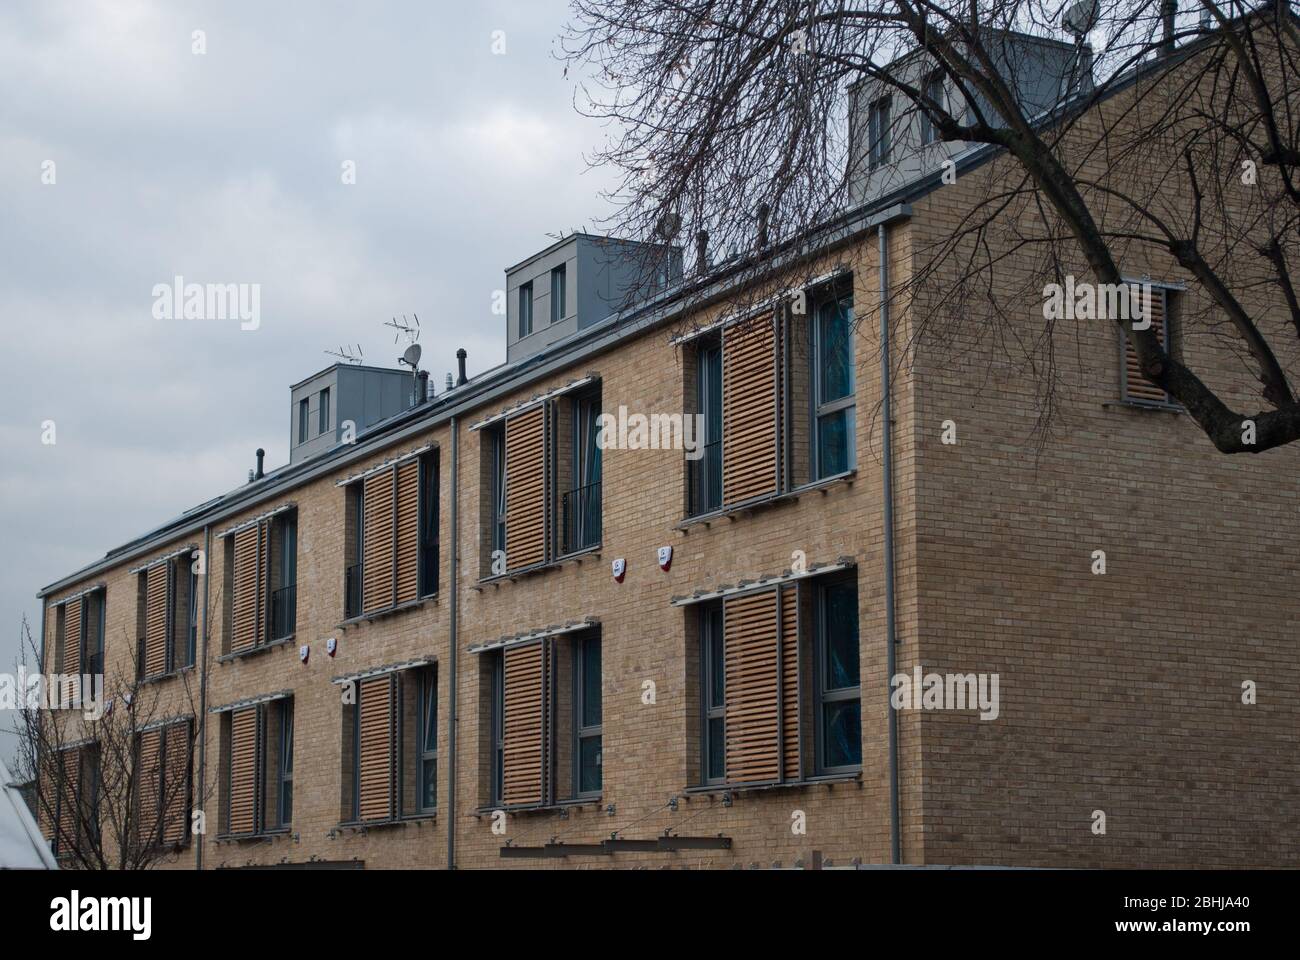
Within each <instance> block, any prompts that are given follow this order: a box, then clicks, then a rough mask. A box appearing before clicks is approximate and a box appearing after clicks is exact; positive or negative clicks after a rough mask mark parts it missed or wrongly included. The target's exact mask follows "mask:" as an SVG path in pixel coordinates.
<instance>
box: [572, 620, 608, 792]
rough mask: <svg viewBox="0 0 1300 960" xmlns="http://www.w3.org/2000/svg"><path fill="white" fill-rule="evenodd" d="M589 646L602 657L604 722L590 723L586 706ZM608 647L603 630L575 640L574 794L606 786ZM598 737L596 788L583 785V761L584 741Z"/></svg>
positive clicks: (602, 716)
mask: <svg viewBox="0 0 1300 960" xmlns="http://www.w3.org/2000/svg"><path fill="white" fill-rule="evenodd" d="M589 646H594V647H595V648H596V650H597V656H599V657H600V658H601V659H600V666H601V677H600V680H599V686H598V690H599V697H600V703H599V705H598V709H599V711H600V718H599V720H600V722H598V723H593V724H587V723H585V720H586V708H587V706H588V703H587V666H588V665H587V658H586V653H587V651H588V648H589ZM603 654H604V651H603V649H602V648H601V637H600V634H599V633H592V634H587V635H585V636H583V637H582V638H581V639H579V640H578V641H577V642H575V643H574V644H573V697H572V700H573V796H574V797H598V796H600V794H601V791H602V790H603V789H604V786H605V777H604V746H605V745H604V729H605V728H604V719H605V716H604V711H605V704H604V695H605V691H604V656H603ZM587 740H595V741H597V747H596V780H597V784H596V787H595V788H594V789H589V790H584V789H582V774H583V772H584V767H583V763H582V757H583V753H582V747H583V743H584V741H587Z"/></svg>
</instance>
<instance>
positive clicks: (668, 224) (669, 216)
mask: <svg viewBox="0 0 1300 960" xmlns="http://www.w3.org/2000/svg"><path fill="white" fill-rule="evenodd" d="M681 228H682V218H681V217H680V216H678V215H677V214H676V213H665V214H664V215H663V216H661V217H660V218H659V222H658V223H656V224H655V236H656V237H658V238H659V239H660V240H662V241H663V242H664V243H671V242H672V240H673V238H674V237H675V236H677V232H678V231H679V230H681Z"/></svg>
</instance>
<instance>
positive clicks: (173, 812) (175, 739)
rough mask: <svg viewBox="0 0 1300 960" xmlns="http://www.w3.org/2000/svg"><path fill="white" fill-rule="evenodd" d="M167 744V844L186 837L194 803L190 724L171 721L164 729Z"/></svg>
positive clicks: (164, 831) (164, 823) (164, 787)
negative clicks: (191, 784)
mask: <svg viewBox="0 0 1300 960" xmlns="http://www.w3.org/2000/svg"><path fill="white" fill-rule="evenodd" d="M161 732H162V734H163V736H162V746H163V776H162V797H163V821H162V839H163V843H169V844H174V843H180V842H181V841H183V840H184V839H185V835H186V827H187V823H186V821H187V819H188V813H189V804H190V792H189V774H190V725H189V722H188V721H187V722H184V723H172V724H168V726H167V727H166V728H164V730H163V731H161Z"/></svg>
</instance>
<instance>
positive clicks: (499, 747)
mask: <svg viewBox="0 0 1300 960" xmlns="http://www.w3.org/2000/svg"><path fill="white" fill-rule="evenodd" d="M491 657H492V702H491V710H490V713H491V720H490V736H491V737H492V781H491V784H490V786H489V789H488V799H489V802H490V803H491V805H492V806H501V805H502V804H503V797H504V794H505V759H506V741H505V700H506V691H505V680H506V660H505V654H504V651H501V650H494V651H493V652H492V654H491Z"/></svg>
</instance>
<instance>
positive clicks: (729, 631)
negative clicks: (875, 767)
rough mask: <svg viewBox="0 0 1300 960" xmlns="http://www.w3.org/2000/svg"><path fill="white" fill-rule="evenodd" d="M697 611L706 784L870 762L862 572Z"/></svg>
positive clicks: (794, 778) (837, 770) (795, 775)
mask: <svg viewBox="0 0 1300 960" xmlns="http://www.w3.org/2000/svg"><path fill="white" fill-rule="evenodd" d="M693 615H694V616H695V617H697V618H698V619H697V620H696V625H697V630H696V636H697V638H698V650H697V654H696V655H697V656H698V660H697V664H698V668H697V669H696V670H695V671H694V672H693V677H694V679H693V680H692V683H693V684H694V685H695V687H696V689H694V690H693V691H692V696H693V697H694V698H697V706H698V713H696V714H695V715H696V716H698V718H699V721H698V727H699V768H698V769H699V780H700V783H702V784H734V785H741V784H770V783H789V782H799V781H801V780H804V779H807V778H808V777H812V776H836V775H843V774H853V773H856V772H857V771H858V770H859V769H860V768H861V765H862V735H861V727H862V704H861V697H860V690H859V682H858V677H859V668H858V657H859V652H858V651H859V647H858V597H857V582H856V578H855V574H854V573H853V572H851V571H850V572H849V573H836V574H829V575H825V576H820V577H813V578H809V579H806V580H800V581H797V582H793V583H787V584H783V585H780V586H778V587H775V588H769V589H766V590H760V591H755V592H752V593H743V594H736V595H733V596H728V597H725V598H723V599H721V600H715V601H710V602H707V603H703V604H701V605H700V606H699V607H698V608H697V610H696V611H695V612H694V614H693ZM773 665H775V668H774V666H773Z"/></svg>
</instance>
